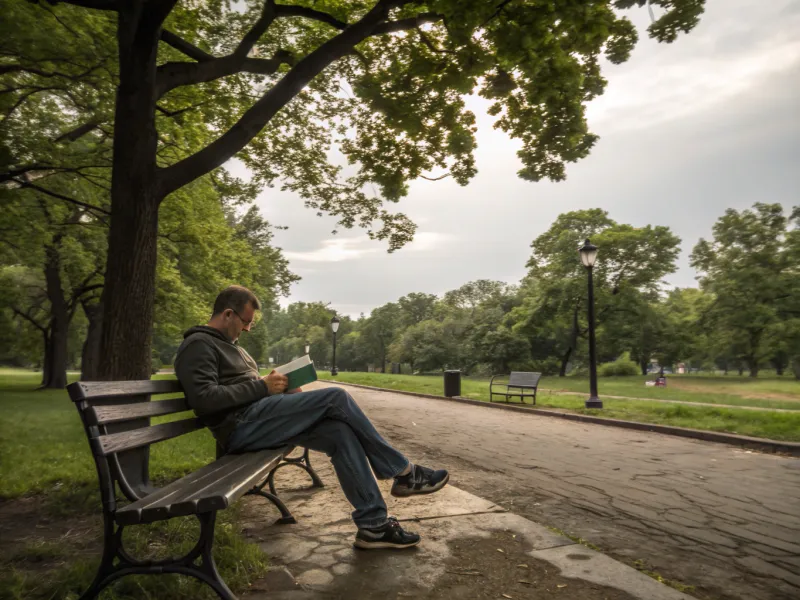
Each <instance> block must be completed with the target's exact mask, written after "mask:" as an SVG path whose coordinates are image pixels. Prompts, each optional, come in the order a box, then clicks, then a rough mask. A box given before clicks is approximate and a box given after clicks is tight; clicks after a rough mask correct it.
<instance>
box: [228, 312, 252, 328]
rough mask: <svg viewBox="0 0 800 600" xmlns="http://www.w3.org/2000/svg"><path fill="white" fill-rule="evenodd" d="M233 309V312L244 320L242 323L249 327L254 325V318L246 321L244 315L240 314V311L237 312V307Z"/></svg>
mask: <svg viewBox="0 0 800 600" xmlns="http://www.w3.org/2000/svg"><path fill="white" fill-rule="evenodd" d="M231 310H232V311H233V313H234V314H235V315H236V316H237V317H239V320H240V321H241V322H242V325H244V326H245V327H249V326H250V325H252V324H253V319H250V320H249V321H245V320H244V319H243V318H242V315H240V314H239V313H238V312H236V310H235V309H233V308H232V309H231Z"/></svg>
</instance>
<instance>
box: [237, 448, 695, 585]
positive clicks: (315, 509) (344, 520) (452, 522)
mask: <svg viewBox="0 0 800 600" xmlns="http://www.w3.org/2000/svg"><path fill="white" fill-rule="evenodd" d="M312 464H314V465H315V467H316V469H317V470H318V472H319V475H320V477H321V479H322V481H323V482H325V484H326V485H325V487H324V488H322V489H319V488H316V489H315V488H311V489H309V488H308V487H307V486H308V485H309V478H308V476H307V475H306V474H305V473H303V472H302V471H300V470H299V469H290V470H282V471H281V472H280V474H279V475H278V477H277V484H278V489H279V490H280V495H281V497H282V498H283V500H284V501H285V502H286V504H287V505H288V506H289V507H290V508H291V510H292V512H293V514H294V516H295V517H296V518H297V520H298V522H297V523H296V524H294V525H277V524H275V525H273V524H272V522H273V521H274V519H275V517H276V516H277V512H276V511H275V509H274V507H272V506H271V505H270V504H269V503H267V502H264V500H263V499H261V498H258V497H253V498H248V499H247V500H246V501H245V503H244V504H245V506H244V510H243V513H242V514H243V516H244V518H245V522H244V523H243V529H244V532H245V535H246V536H247V537H248V538H249V540H250V541H251V542H255V543H257V544H259V545H260V546H261V548H262V549H263V550H264V551H265V552H266V553H267V554H268V555H269V557H270V563H271V565H272V569H271V572H270V573H269V574H268V575H267V577H266V578H264V579H263V580H260V581H256V582H254V584H253V585H252V586H251V588H250V589H249V590H248V592H247V593H245V594H244V595H243V596H242V600H387V599H392V600H393V599H395V598H400V599H402V598H416V599H417V600H489V599H492V600H494V599H497V598H500V599H502V598H506V599H511V600H514V599H520V600H522V599H527V600H531V599H536V598H542V599H544V598H547V599H548V600H550V599H552V598H563V599H565V600H568V599H575V600H692V599H691V598H690V597H689V596H687V595H686V594H683V593H681V592H679V591H677V590H675V589H673V588H671V587H668V586H666V585H663V584H662V583H659V582H658V581H656V580H655V579H653V578H651V577H648V576H647V575H645V574H643V573H641V572H639V571H637V570H636V569H634V568H632V567H630V566H627V565H625V564H623V563H621V562H619V561H616V560H614V559H612V558H610V557H608V556H606V555H604V554H602V553H600V552H596V551H594V550H591V549H589V548H586V547H585V546H582V545H580V544H577V543H575V542H574V541H573V540H570V539H568V538H566V537H564V536H562V535H559V534H557V533H554V532H553V531H551V530H549V529H547V528H546V527H544V526H542V525H539V524H537V523H533V522H532V521H530V520H528V519H525V518H524V517H521V516H519V515H516V514H513V513H511V512H509V511H506V510H505V509H503V508H501V507H499V506H497V505H496V504H493V503H492V502H489V501H488V500H484V499H483V498H478V497H477V496H475V495H473V494H470V493H468V492H465V491H463V490H460V489H458V488H456V487H454V486H452V485H449V486H447V487H445V488H444V489H443V490H442V491H440V492H438V493H436V494H432V495H428V496H417V497H414V498H402V499H397V498H392V497H391V496H390V495H389V487H390V483H391V482H389V481H383V482H380V486H381V488H382V490H383V493H384V496H385V497H386V501H387V506H388V508H389V512H390V514H392V515H393V516H395V517H396V518H398V519H399V520H400V521H401V522H402V523H403V527H405V528H407V529H408V530H410V531H415V532H418V533H419V534H420V535H422V543H421V544H420V545H419V546H418V547H417V548H413V549H410V550H402V551H391V550H389V551H387V550H372V551H363V550H357V549H355V548H353V546H352V543H353V536H354V534H355V527H354V526H353V523H352V521H351V520H350V513H351V511H352V507H351V506H350V504H349V503H348V502H347V499H346V498H345V497H344V494H343V493H342V491H341V488H340V487H339V486H338V485H337V482H336V476H335V474H334V471H333V468H332V467H331V465H330V462H328V461H327V460H326V457H325V456H324V455H321V454H316V453H312Z"/></svg>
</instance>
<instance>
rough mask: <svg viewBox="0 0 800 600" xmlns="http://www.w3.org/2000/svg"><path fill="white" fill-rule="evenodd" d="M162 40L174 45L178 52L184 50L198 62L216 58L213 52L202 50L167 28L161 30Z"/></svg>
mask: <svg viewBox="0 0 800 600" xmlns="http://www.w3.org/2000/svg"><path fill="white" fill-rule="evenodd" d="M161 41H162V42H164V43H165V44H167V45H169V46H172V47H173V48H175V50H177V51H178V52H182V53H183V54H185V55H186V56H188V57H189V58H193V59H195V60H196V61H198V62H204V61H207V60H214V59H215V58H216V57H215V56H214V55H213V54H209V53H208V52H206V51H205V50H201V49H200V48H198V47H197V46H195V45H194V44H191V43H190V42H187V41H186V40H184V39H183V38H182V37H180V36H178V35H175V34H174V33H172V32H171V31H167V30H166V29H162V30H161Z"/></svg>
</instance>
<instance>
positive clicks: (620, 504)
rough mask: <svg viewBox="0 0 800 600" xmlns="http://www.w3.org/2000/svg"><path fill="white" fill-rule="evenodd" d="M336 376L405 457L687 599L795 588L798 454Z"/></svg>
mask: <svg viewBox="0 0 800 600" xmlns="http://www.w3.org/2000/svg"><path fill="white" fill-rule="evenodd" d="M310 387H323V386H322V385H321V384H316V385H314V386H310ZM341 387H344V388H345V389H347V390H348V391H349V392H350V393H351V394H352V395H353V397H354V398H356V400H357V401H358V403H359V405H360V406H361V407H362V408H363V409H364V412H366V413H367V415H368V416H369V417H370V418H371V419H372V420H373V422H374V423H375V425H376V427H377V428H378V430H379V431H381V432H382V433H383V434H384V435H385V437H386V438H387V439H388V440H389V441H391V442H392V443H393V444H394V445H395V446H396V447H397V448H398V449H400V450H402V451H403V452H405V453H406V454H407V455H408V456H409V458H410V459H411V460H413V461H415V462H418V463H420V464H424V465H430V466H434V467H444V468H448V469H450V471H451V474H452V482H453V484H454V485H457V486H459V487H461V488H463V489H465V490H467V491H469V492H472V493H474V494H477V495H479V496H481V497H484V498H487V499H488V500H491V501H492V502H495V503H496V504H499V505H501V506H503V507H505V508H507V509H508V510H511V511H513V512H515V513H517V514H520V515H522V516H524V517H526V518H529V519H532V520H534V521H537V522H539V523H541V524H544V525H548V526H550V527H555V528H557V529H559V530H562V531H563V532H565V533H566V534H568V535H570V536H574V537H579V538H582V539H583V540H585V541H586V542H589V543H591V544H594V545H596V546H598V547H599V548H600V549H601V550H602V551H603V552H605V553H606V554H608V555H610V556H612V557H614V558H616V559H618V560H622V561H624V562H626V563H628V564H632V565H636V566H639V567H640V568H642V569H646V570H648V571H652V572H655V573H657V574H659V575H660V576H662V577H664V578H666V579H669V580H673V581H676V582H679V583H681V584H683V585H687V586H693V589H688V590H686V591H688V592H689V593H691V594H693V595H695V596H697V597H699V598H704V599H714V600H729V599H730V600H733V599H736V600H790V599H791V600H796V599H797V598H799V597H800V459H797V458H789V457H782V456H775V455H768V454H759V453H755V452H751V451H746V450H741V449H738V448H735V447H732V446H728V445H725V444H716V443H709V442H702V441H697V440H690V439H686V438H679V437H673V436H668V435H663V434H657V433H646V432H637V431H630V430H626V429H620V428H615V427H607V426H603V425H590V424H584V423H575V422H571V421H566V420H561V419H555V418H551V417H540V416H535V415H530V416H529V415H524V414H520V413H518V412H511V411H501V410H493V409H490V408H484V407H480V406H469V405H464V404H457V403H452V402H446V401H439V400H433V399H427V398H419V397H414V396H408V395H404V394H400V393H392V392H376V391H371V390H365V389H359V388H354V387H348V386H346V385H342V386H341Z"/></svg>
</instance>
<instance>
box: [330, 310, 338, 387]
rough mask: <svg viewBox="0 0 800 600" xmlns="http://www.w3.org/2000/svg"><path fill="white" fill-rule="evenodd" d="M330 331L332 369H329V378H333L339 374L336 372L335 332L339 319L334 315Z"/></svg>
mask: <svg viewBox="0 0 800 600" xmlns="http://www.w3.org/2000/svg"><path fill="white" fill-rule="evenodd" d="M331 330H332V331H333V368H332V369H331V376H333V377H335V376H336V375H338V374H339V371H337V370H336V332H337V331H339V318H338V317H337V316H336V315H334V316H333V318H332V319H331Z"/></svg>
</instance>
